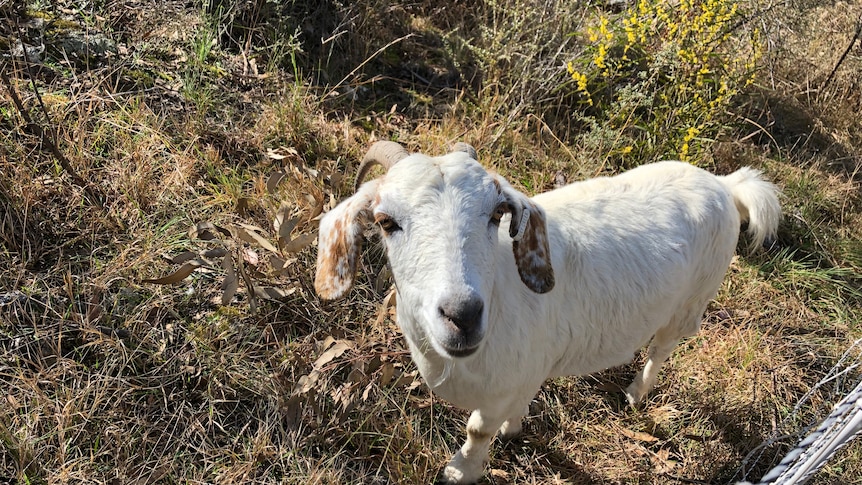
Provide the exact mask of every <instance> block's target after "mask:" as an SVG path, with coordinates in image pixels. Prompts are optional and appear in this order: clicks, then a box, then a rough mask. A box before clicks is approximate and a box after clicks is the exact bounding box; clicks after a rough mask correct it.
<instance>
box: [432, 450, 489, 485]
mask: <svg viewBox="0 0 862 485" xmlns="http://www.w3.org/2000/svg"><path fill="white" fill-rule="evenodd" d="M483 468H484V467H483V466H482V463H481V462H480V463H479V465H478V466H476V465H475V464H474V463H471V460H469V459H467V458H465V457H464V455H463V454H461V452H460V451H459V452H458V453H455V456H453V457H452V459H451V460H450V461H449V464H448V465H446V468H445V469H443V477H442V480H441V483H445V484H447V485H456V484H457V485H463V484H468V483H476V482H478V481H479V479H480V478H482V471H483Z"/></svg>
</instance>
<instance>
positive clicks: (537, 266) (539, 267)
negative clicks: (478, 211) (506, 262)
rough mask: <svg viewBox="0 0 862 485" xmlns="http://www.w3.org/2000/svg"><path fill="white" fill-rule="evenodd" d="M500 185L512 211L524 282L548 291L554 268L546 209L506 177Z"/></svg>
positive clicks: (511, 230)
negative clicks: (517, 188) (520, 190)
mask: <svg viewBox="0 0 862 485" xmlns="http://www.w3.org/2000/svg"><path fill="white" fill-rule="evenodd" d="M500 185H501V189H502V192H503V195H504V196H505V197H506V201H507V203H508V204H509V209H510V211H511V213H512V222H511V224H510V225H509V236H511V237H512V252H513V253H514V254H515V264H516V265H517V266H518V274H519V275H520V276H521V281H523V282H524V284H525V285H527V287H528V288H530V289H531V290H533V291H535V292H536V293H547V292H549V291H551V289H553V288H554V268H553V267H551V249H550V244H549V241H548V228H547V224H546V222H545V211H544V210H543V209H542V208H541V207H539V206H538V205H537V204H535V203H533V201H531V200H530V199H529V198H528V197H527V196H526V195H524V194H522V193H521V192H518V191H517V190H515V189H513V188H512V187H511V186H510V185H509V184H508V183H507V182H506V181H505V180H502V179H501V184H500Z"/></svg>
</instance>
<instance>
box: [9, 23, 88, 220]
mask: <svg viewBox="0 0 862 485" xmlns="http://www.w3.org/2000/svg"><path fill="white" fill-rule="evenodd" d="M15 28H16V30H17V31H18V40H19V41H20V42H21V45H22V46H24V45H25V43H24V34H22V33H21V27H20V26H19V25H18V24H17V22H16V23H15ZM23 53H24V64H25V65H26V66H27V74H28V75H29V76H30V84H31V85H32V86H33V92H34V93H35V94H36V100H37V101H38V102H39V108H40V109H41V110H42V113H43V114H44V115H45V119H50V118H49V116H48V109H47V108H45V102H44V101H42V95H41V94H39V89H38V87H36V81H35V80H34V79H35V78H34V76H33V72H32V71H31V70H30V66H31V64H30V59H29V56H28V55H27V49H26V48H24V49H23ZM3 67H4V68H5V64H4V66H3ZM0 76H2V78H3V83H4V84H6V88H7V89H8V90H9V95H10V96H11V97H12V102H13V103H15V107H16V108H17V109H18V112H19V113H21V117H22V118H23V119H24V122H25V123H27V128H28V129H29V130H30V131H32V132H33V133H34V134H35V135H36V136H38V137H39V139H40V141H41V142H42V144H43V145H46V146H47V147H48V150H50V152H51V154H52V155H54V158H56V159H57V161H58V162H60V166H61V167H63V170H65V171H66V173H68V174H69V176H70V177H71V178H72V182H73V183H74V184H75V185H77V186H79V187H81V188H82V189H84V192H86V193H87V196H88V197H89V199H90V200H91V201H92V202H93V203H95V204H96V205H98V206H99V207H101V208H102V209H104V208H105V206H104V205H103V204H102V199H101V198H100V197H99V196H98V194H96V192H95V191H94V190H93V189H92V187H90V185H89V184H88V183H87V182H86V181H85V180H84V179H83V178H82V177H81V176H80V175H78V172H77V171H76V170H75V168H74V167H72V164H71V163H70V162H69V159H68V158H66V155H65V154H63V152H62V151H60V149H59V148H58V147H57V144H56V143H55V140H56V139H57V134H56V133H55V132H54V128H53V127H52V126H51V125H50V123H49V124H48V130H49V132H50V133H46V132H45V129H44V128H42V127H41V126H40V125H38V124H36V123H34V122H33V119H32V118H30V114H29V113H28V112H27V110H26V109H25V108H24V103H23V102H21V98H20V97H19V96H18V92H17V91H15V86H14V85H13V84H12V80H10V79H9V76H8V75H7V74H6V70H5V69H2V70H0Z"/></svg>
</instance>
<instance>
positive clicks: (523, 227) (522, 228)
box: [512, 206, 530, 241]
mask: <svg viewBox="0 0 862 485" xmlns="http://www.w3.org/2000/svg"><path fill="white" fill-rule="evenodd" d="M529 220H530V209H528V208H527V207H526V206H525V207H524V210H523V211H521V221H520V222H519V223H518V232H517V233H516V234H515V235H514V236H513V237H512V240H513V241H520V240H521V238H523V237H524V233H525V232H527V221H529Z"/></svg>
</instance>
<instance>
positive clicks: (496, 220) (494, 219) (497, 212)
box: [491, 203, 509, 226]
mask: <svg viewBox="0 0 862 485" xmlns="http://www.w3.org/2000/svg"><path fill="white" fill-rule="evenodd" d="M506 212H509V206H508V205H507V204H506V203H503V204H500V205H498V206H497V208H496V209H494V213H493V214H491V224H494V225H495V226H499V225H500V219H502V218H503V214H505V213H506Z"/></svg>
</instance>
